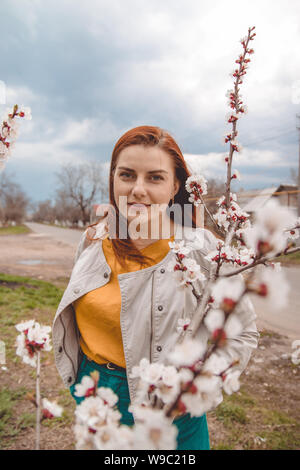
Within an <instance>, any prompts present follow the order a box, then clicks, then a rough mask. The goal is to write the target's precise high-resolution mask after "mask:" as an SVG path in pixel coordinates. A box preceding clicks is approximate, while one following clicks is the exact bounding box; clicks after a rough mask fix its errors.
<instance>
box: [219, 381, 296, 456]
mask: <svg viewBox="0 0 300 470" xmlns="http://www.w3.org/2000/svg"><path fill="white" fill-rule="evenodd" d="M211 413H212V414H213V415H214V416H215V417H216V418H217V420H218V421H219V422H220V423H222V425H223V426H224V429H225V434H226V438H225V439H224V438H223V439H222V440H220V441H219V442H217V443H216V445H215V446H213V447H212V448H213V450H224V449H236V448H243V449H246V450H247V449H248V450H249V449H253V448H254V447H255V446H257V447H258V448H265V449H268V450H277V449H278V450H284V449H286V450H292V449H295V450H296V449H298V448H299V441H300V430H299V423H298V422H297V420H295V419H294V418H292V417H290V416H289V415H288V414H287V413H284V412H282V411H279V410H278V409H277V410H276V409H274V408H273V405H272V403H271V404H270V403H268V404H267V403H266V402H265V401H264V400H263V399H262V397H261V396H259V397H255V396H253V395H251V394H249V393H248V392H246V391H245V389H244V387H243V386H242V387H241V389H240V391H239V392H238V393H235V394H233V395H225V394H224V400H223V402H222V403H221V404H220V405H219V406H218V407H217V408H216V409H215V410H214V411H213V412H211ZM258 430H259V431H258ZM257 431H258V432H257Z"/></svg>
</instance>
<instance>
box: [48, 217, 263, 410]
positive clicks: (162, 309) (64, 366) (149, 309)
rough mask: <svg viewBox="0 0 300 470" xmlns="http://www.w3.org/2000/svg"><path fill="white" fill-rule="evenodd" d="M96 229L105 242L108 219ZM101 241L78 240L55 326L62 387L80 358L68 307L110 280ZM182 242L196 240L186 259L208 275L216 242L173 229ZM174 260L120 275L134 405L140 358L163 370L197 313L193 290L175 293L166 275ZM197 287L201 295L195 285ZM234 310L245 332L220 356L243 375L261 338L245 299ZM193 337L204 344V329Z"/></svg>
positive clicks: (204, 233) (205, 233) (184, 229)
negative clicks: (186, 322)
mask: <svg viewBox="0 0 300 470" xmlns="http://www.w3.org/2000/svg"><path fill="white" fill-rule="evenodd" d="M96 229H97V232H96V237H100V238H102V239H103V237H104V236H105V235H106V218H104V219H102V221H101V222H99V224H98V225H97V226H96ZM102 239H100V240H98V241H94V242H88V241H87V240H86V231H85V232H84V234H83V235H82V237H81V240H80V242H79V245H78V248H77V252H76V255H75V265H74V267H73V271H72V273H71V278H70V281H69V284H68V286H67V288H66V290H65V292H64V294H63V297H62V299H61V301H60V304H59V306H58V309H57V312H56V315H55V318H54V322H53V330H52V338H53V349H54V356H55V362H56V366H57V369H58V371H59V374H60V375H61V377H62V380H63V382H64V384H65V386H66V387H70V386H71V385H72V384H73V383H74V382H75V380H76V376H77V371H78V367H79V364H80V361H81V357H82V356H81V354H82V352H81V349H80V346H79V338H80V333H79V330H78V327H77V324H76V317H75V311H74V307H73V305H72V303H73V302H74V301H75V300H76V299H78V298H79V297H81V296H82V295H84V294H86V293H87V292H90V291H92V290H94V289H97V288H99V287H101V286H103V285H105V284H106V283H108V282H109V280H110V274H111V269H110V266H109V265H108V263H107V261H106V259H105V256H104V254H103V250H102ZM181 239H183V240H185V241H186V242H188V241H189V242H191V241H192V242H193V241H194V242H195V241H197V240H198V244H199V240H200V246H201V245H202V247H201V248H199V245H198V247H197V246H195V247H194V249H193V250H192V251H191V252H190V253H189V255H188V256H189V257H190V258H192V259H195V260H196V262H197V263H198V264H199V265H200V266H201V268H202V270H203V271H204V273H205V272H208V270H209V262H208V261H207V260H206V259H205V256H206V254H207V253H208V252H209V251H211V250H213V249H214V248H215V244H216V241H217V239H216V238H215V237H214V236H213V235H212V233H211V232H210V231H208V230H206V229H202V228H197V229H195V228H191V227H182V226H181V225H178V224H175V240H176V241H180V240H181ZM201 240H202V241H203V243H202V244H201ZM172 260H174V261H175V254H174V253H173V252H172V250H170V251H169V252H168V254H167V255H166V256H165V257H164V259H163V260H162V261H160V262H159V263H158V264H156V265H154V266H150V267H148V268H144V269H141V270H139V271H134V272H129V273H125V274H119V275H118V280H119V285H120V290H121V312H120V322H121V331H122V340H123V347H124V354H125V361H126V373H127V379H128V386H129V393H130V399H131V402H133V401H134V397H135V395H136V387H137V381H138V380H137V379H133V378H131V377H130V375H129V374H130V372H131V370H132V367H133V366H135V365H138V364H139V362H140V360H141V359H142V358H143V357H146V358H148V359H149V361H150V362H164V363H165V364H167V363H168V359H167V356H168V351H169V350H170V349H171V348H172V346H173V345H174V343H175V342H176V340H177V339H178V336H179V332H178V330H177V322H178V319H179V318H181V317H182V316H183V314H184V312H186V316H188V317H189V318H192V317H193V313H194V310H195V307H196V299H195V297H194V295H193V294H192V291H191V289H185V290H184V289H182V288H179V287H178V283H177V281H176V279H175V278H174V276H173V274H172V273H171V272H168V271H167V265H168V264H169V262H170V261H172ZM195 287H196V289H197V291H198V292H199V293H201V284H200V282H199V281H197V282H196V283H195ZM184 292H185V293H184ZM237 310H238V312H237V313H238V315H239V319H240V321H241V322H242V324H243V331H242V333H241V334H240V335H239V336H238V337H236V338H234V339H230V340H228V343H227V345H226V347H224V348H222V350H221V352H220V354H224V355H226V356H227V357H229V358H230V359H232V360H234V359H237V358H238V359H239V361H240V362H239V365H238V366H235V368H236V369H239V370H240V371H243V370H244V369H245V367H246V365H247V363H248V361H249V359H250V356H251V352H252V350H253V348H256V347H257V342H258V337H259V333H258V331H257V328H256V325H255V318H256V314H255V311H254V309H253V306H252V303H251V302H250V300H249V298H248V297H244V298H243V300H242V302H241V303H240V304H239V307H238V309H237ZM196 337H197V338H198V339H199V341H201V342H203V343H205V344H206V342H207V340H208V337H209V334H208V330H207V328H206V327H205V325H204V324H203V323H202V324H201V327H200V328H199V331H198V333H197V336H196Z"/></svg>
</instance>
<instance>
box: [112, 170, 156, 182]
mask: <svg viewBox="0 0 300 470" xmlns="http://www.w3.org/2000/svg"><path fill="white" fill-rule="evenodd" d="M120 176H125V177H126V178H127V177H130V176H133V175H132V174H131V173H126V172H123V173H120ZM150 178H158V179H159V180H162V179H163V178H162V177H161V176H160V175H151V176H150ZM154 181H157V179H156V180H154Z"/></svg>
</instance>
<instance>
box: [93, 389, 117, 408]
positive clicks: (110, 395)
mask: <svg viewBox="0 0 300 470" xmlns="http://www.w3.org/2000/svg"><path fill="white" fill-rule="evenodd" d="M97 395H98V396H99V397H100V398H102V400H103V401H104V403H105V404H107V405H108V406H110V407H113V406H114V405H116V404H117V403H118V401H119V397H118V395H116V394H115V393H114V392H113V391H112V389H111V388H108V387H99V388H98V389H97Z"/></svg>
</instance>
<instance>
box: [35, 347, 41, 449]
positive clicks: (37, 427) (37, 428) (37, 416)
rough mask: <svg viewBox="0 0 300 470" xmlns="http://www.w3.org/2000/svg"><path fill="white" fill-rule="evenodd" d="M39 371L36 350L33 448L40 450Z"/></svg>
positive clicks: (38, 358) (39, 364) (39, 365)
mask: <svg viewBox="0 0 300 470" xmlns="http://www.w3.org/2000/svg"><path fill="white" fill-rule="evenodd" d="M40 371H41V360H40V352H39V351H37V365H36V398H35V400H36V405H37V406H36V446H35V450H40V420H41V418H40V412H41V396H40Z"/></svg>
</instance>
